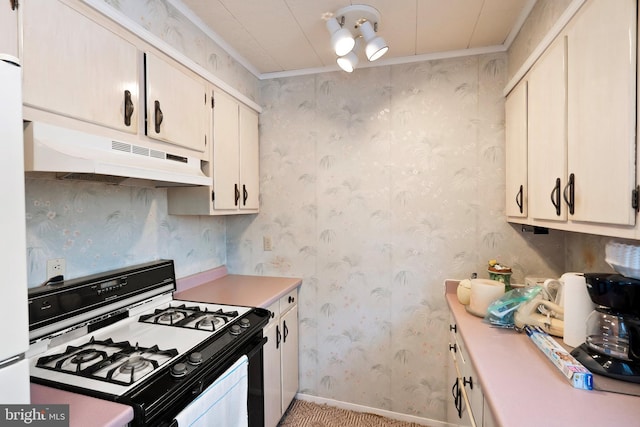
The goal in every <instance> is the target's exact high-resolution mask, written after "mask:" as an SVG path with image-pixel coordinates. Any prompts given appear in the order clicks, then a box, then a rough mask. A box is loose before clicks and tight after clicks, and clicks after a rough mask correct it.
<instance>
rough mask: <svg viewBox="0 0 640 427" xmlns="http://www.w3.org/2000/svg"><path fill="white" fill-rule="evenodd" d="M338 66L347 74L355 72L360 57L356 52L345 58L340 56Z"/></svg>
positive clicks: (348, 54)
mask: <svg viewBox="0 0 640 427" xmlns="http://www.w3.org/2000/svg"><path fill="white" fill-rule="evenodd" d="M337 62H338V65H339V66H340V68H342V69H343V70H344V71H346V72H347V73H351V72H353V70H355V69H356V65H358V55H356V53H355V52H354V51H351V52H349V53H347V54H346V55H344V56H340V57H338V59H337Z"/></svg>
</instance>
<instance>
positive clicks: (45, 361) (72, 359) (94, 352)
mask: <svg viewBox="0 0 640 427" xmlns="http://www.w3.org/2000/svg"><path fill="white" fill-rule="evenodd" d="M128 346H129V344H128V343H114V342H113V340H111V339H107V340H104V341H97V340H95V339H94V338H93V337H91V339H90V340H89V341H88V342H87V343H85V344H83V345H81V346H80V347H74V346H68V347H67V348H66V349H65V350H64V351H63V352H62V353H56V354H51V355H49V356H44V357H41V358H40V359H38V362H37V366H40V367H43V368H47V369H51V370H54V371H63V372H82V371H85V370H87V369H89V368H90V367H91V366H94V365H97V364H99V363H101V362H103V361H105V360H108V358H109V357H110V356H111V355H112V354H114V353H117V352H118V351H121V350H122V349H124V348H126V347H128Z"/></svg>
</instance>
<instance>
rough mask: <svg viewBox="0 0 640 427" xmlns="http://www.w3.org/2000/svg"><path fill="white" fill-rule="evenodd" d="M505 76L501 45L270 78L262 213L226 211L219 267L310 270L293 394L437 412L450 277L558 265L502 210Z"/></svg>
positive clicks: (554, 253)
mask: <svg viewBox="0 0 640 427" xmlns="http://www.w3.org/2000/svg"><path fill="white" fill-rule="evenodd" d="M505 82H506V55H504V54H496V55H487V56H475V57H465V58H458V59H449V60H442V61H430V62H423V63H417V64H409V65H397V66H390V67H378V68H373V69H372V68H367V69H360V70H357V71H356V72H354V73H353V74H352V75H349V74H346V73H338V72H336V73H326V74H320V75H313V76H304V77H295V78H287V79H277V80H269V81H266V82H264V83H263V88H262V93H261V99H262V101H263V107H264V110H263V114H262V116H261V123H262V125H261V134H260V137H261V140H260V148H261V168H262V170H261V176H262V180H261V190H260V191H261V196H262V206H261V213H260V215H258V216H257V217H242V218H233V219H229V220H227V234H228V244H227V262H228V266H229V268H230V269H231V271H234V272H239V273H245V274H266V275H294V276H302V277H303V278H304V282H303V286H302V289H301V294H300V299H299V301H300V304H299V310H300V345H301V348H300V380H301V387H300V388H301V390H300V391H301V392H302V393H307V394H311V395H315V396H320V397H325V398H330V399H336V400H341V401H346V402H353V403H357V404H362V405H367V406H372V407H376V408H383V409H387V410H391V411H395V412H401V413H408V414H415V415H418V416H422V417H426V418H431V419H439V420H441V419H443V417H444V400H445V394H446V393H447V392H448V390H449V389H450V384H449V382H450V381H451V379H449V378H446V377H445V369H443V368H444V366H446V363H447V361H448V357H449V356H448V347H447V333H448V332H447V331H448V329H447V324H448V310H447V308H446V305H445V302H444V298H443V281H444V279H445V278H464V277H468V276H469V275H470V274H471V273H472V272H478V273H479V274H480V276H481V277H487V273H486V262H487V260H488V259H490V258H497V259H499V260H501V261H502V262H504V263H505V264H508V265H511V266H512V267H513V268H514V269H515V271H516V276H517V278H518V279H520V280H522V278H523V276H524V274H551V275H553V274H557V273H558V272H560V271H562V268H563V256H562V249H563V248H564V245H563V240H562V238H561V235H559V234H556V233H553V232H552V234H550V235H547V236H539V235H537V236H534V235H531V234H526V233H525V234H523V233H521V232H520V230H519V229H518V228H515V227H512V226H510V225H508V224H507V223H506V222H505V220H504V212H503V210H504V101H503V97H502V89H503V87H504V85H505ZM264 235H269V236H271V237H272V238H273V251H272V252H264V251H262V248H261V245H262V236H264Z"/></svg>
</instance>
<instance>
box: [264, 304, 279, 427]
mask: <svg viewBox="0 0 640 427" xmlns="http://www.w3.org/2000/svg"><path fill="white" fill-rule="evenodd" d="M276 305H277V303H276ZM263 334H264V336H265V337H267V343H266V344H265V345H264V347H263V352H264V425H265V427H275V426H276V425H278V422H279V421H280V418H281V417H282V398H281V396H282V394H281V393H282V391H281V390H282V385H281V378H282V371H281V365H280V345H281V341H282V339H281V332H280V325H279V322H278V318H277V317H276V318H275V320H274V321H272V322H270V323H269V324H268V325H267V327H266V328H265V329H264V331H263Z"/></svg>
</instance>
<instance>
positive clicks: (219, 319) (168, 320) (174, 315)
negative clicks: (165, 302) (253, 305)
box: [139, 304, 239, 332]
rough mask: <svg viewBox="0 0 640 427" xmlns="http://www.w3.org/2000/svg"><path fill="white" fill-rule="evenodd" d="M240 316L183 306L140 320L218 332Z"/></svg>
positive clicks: (232, 311) (230, 311) (169, 308)
mask: <svg viewBox="0 0 640 427" xmlns="http://www.w3.org/2000/svg"><path fill="white" fill-rule="evenodd" d="M238 316H239V313H238V311H237V310H229V311H223V310H222V309H221V308H220V309H217V310H209V309H208V308H205V309H204V310H202V309H201V308H200V307H198V306H191V307H187V306H186V305H185V304H182V305H179V306H175V307H167V308H164V309H156V310H155V311H154V313H152V314H146V315H142V316H140V319H139V320H140V322H144V323H156V324H160V325H166V326H179V327H182V328H188V329H198V330H202V331H208V332H216V331H218V330H220V329H221V328H223V327H224V326H225V325H226V324H227V323H229V322H230V321H231V320H233V319H235V318H236V317H238Z"/></svg>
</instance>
